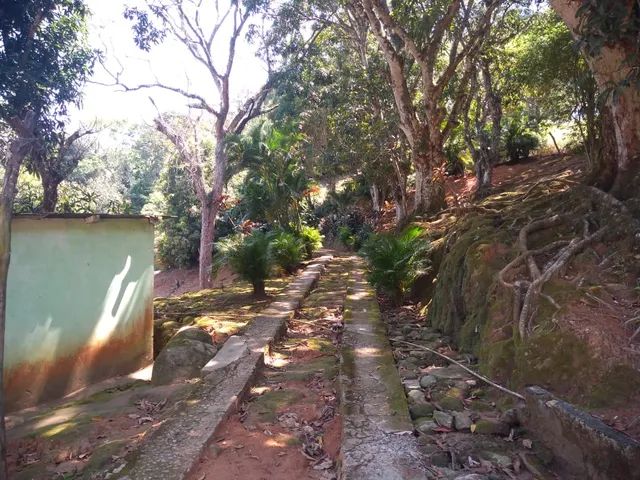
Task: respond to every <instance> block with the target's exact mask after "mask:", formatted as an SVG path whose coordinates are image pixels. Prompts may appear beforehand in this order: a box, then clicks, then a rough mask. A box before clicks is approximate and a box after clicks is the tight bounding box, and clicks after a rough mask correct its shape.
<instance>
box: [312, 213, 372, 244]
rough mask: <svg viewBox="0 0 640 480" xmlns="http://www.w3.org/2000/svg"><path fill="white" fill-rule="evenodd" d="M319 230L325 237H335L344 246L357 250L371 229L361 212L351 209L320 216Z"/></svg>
mask: <svg viewBox="0 0 640 480" xmlns="http://www.w3.org/2000/svg"><path fill="white" fill-rule="evenodd" d="M320 231H321V232H322V233H323V235H324V236H325V238H329V239H330V240H331V239H337V240H338V241H340V243H342V245H344V246H345V247H348V248H350V249H352V250H355V251H358V250H360V248H361V247H362V245H363V244H364V242H365V241H366V240H367V238H368V237H369V235H370V234H371V232H372V231H373V229H372V227H371V225H369V224H368V223H367V219H366V218H365V217H364V215H362V213H360V212H359V211H357V210H352V211H350V212H347V213H340V214H332V215H329V216H326V217H324V218H322V220H321V221H320Z"/></svg>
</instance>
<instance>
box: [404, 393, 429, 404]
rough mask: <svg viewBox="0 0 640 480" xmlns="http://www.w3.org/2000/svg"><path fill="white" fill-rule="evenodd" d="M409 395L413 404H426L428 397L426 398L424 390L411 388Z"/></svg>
mask: <svg viewBox="0 0 640 480" xmlns="http://www.w3.org/2000/svg"><path fill="white" fill-rule="evenodd" d="M407 397H408V399H409V403H410V404H412V405H425V404H426V403H428V402H427V399H426V398H424V392H423V391H422V390H411V391H410V392H409V393H408V394H407Z"/></svg>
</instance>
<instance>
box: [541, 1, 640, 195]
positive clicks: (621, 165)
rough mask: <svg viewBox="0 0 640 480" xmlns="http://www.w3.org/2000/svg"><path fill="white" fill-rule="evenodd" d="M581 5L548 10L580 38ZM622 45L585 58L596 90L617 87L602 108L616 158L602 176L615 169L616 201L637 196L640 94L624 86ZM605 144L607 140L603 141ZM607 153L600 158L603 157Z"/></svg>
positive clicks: (625, 68) (625, 71) (612, 45)
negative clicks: (578, 15)
mask: <svg viewBox="0 0 640 480" xmlns="http://www.w3.org/2000/svg"><path fill="white" fill-rule="evenodd" d="M581 5H582V2H577V1H571V0H551V6H552V7H553V8H554V10H555V11H556V12H557V13H558V14H559V15H560V17H561V18H562V19H563V20H564V22H565V23H566V24H567V25H568V26H569V28H570V29H571V30H572V32H573V33H574V36H576V37H579V34H578V33H577V28H578V26H579V19H578V18H576V13H577V11H578V8H580V6H581ZM630 48H632V46H626V45H624V44H622V43H608V44H605V45H604V46H603V47H602V49H601V50H600V53H599V54H598V56H595V57H593V56H590V55H585V57H586V60H587V63H588V65H589V68H590V70H591V72H592V73H593V76H594V78H595V79H596V83H597V84H598V89H599V90H600V92H605V91H606V90H607V89H608V88H609V87H611V86H617V87H618V92H617V93H618V94H617V95H616V96H615V98H614V96H613V95H608V96H607V102H606V105H605V108H608V109H609V110H610V112H611V120H612V127H613V132H614V138H615V158H614V159H603V163H602V165H603V166H604V171H603V172H602V174H603V175H606V174H608V173H610V171H611V167H612V166H613V165H615V170H616V171H615V175H614V178H613V182H612V184H611V189H610V193H611V194H613V195H614V196H616V197H617V198H619V199H625V198H629V197H632V196H637V195H638V194H639V192H640V90H638V89H637V88H636V87H635V86H634V85H633V84H632V85H630V86H623V85H622V82H623V81H624V80H625V78H626V77H627V75H628V74H629V72H630V66H629V65H628V64H627V63H626V59H627V56H628V53H630V52H629V49H630ZM605 142H606V139H605ZM606 153H607V152H606V149H605V151H604V152H603V154H606Z"/></svg>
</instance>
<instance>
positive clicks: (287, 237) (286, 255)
mask: <svg viewBox="0 0 640 480" xmlns="http://www.w3.org/2000/svg"><path fill="white" fill-rule="evenodd" d="M270 237H271V252H272V255H273V259H274V261H275V263H276V265H278V266H280V267H282V268H283V269H284V271H285V272H287V273H293V272H295V270H296V268H297V267H298V265H300V262H301V261H302V258H303V255H304V252H305V244H304V242H303V241H302V239H300V238H298V237H296V236H295V235H294V234H293V233H289V232H285V231H276V232H273V233H272V234H271V236H270Z"/></svg>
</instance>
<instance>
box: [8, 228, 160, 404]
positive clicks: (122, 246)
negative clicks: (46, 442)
mask: <svg viewBox="0 0 640 480" xmlns="http://www.w3.org/2000/svg"><path fill="white" fill-rule="evenodd" d="M13 228H14V236H13V238H12V250H13V252H12V260H11V266H10V269H9V290H8V315H7V333H8V336H7V340H6V344H5V345H6V347H7V352H8V354H9V355H8V361H6V362H5V371H4V391H5V399H6V403H7V410H8V411H12V410H17V409H21V408H25V407H30V406H33V405H36V404H38V403H42V402H43V401H46V400H50V399H55V398H60V397H62V396H64V395H66V394H68V393H71V392H73V391H76V390H78V389H80V388H83V387H85V386H87V385H90V384H93V383H96V382H99V381H101V380H104V379H107V378H110V377H113V376H116V375H122V374H128V373H131V372H133V371H136V370H138V369H140V368H143V367H145V366H147V365H149V363H151V361H152V352H153V339H152V337H153V227H152V226H151V225H149V223H148V221H147V220H145V219H142V220H141V219H126V218H124V219H120V218H119V219H110V220H104V221H100V222H98V223H93V224H86V223H85V222H84V221H83V220H82V219H48V220H38V219H22V220H18V221H17V222H16V221H15V220H14V225H13Z"/></svg>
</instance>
